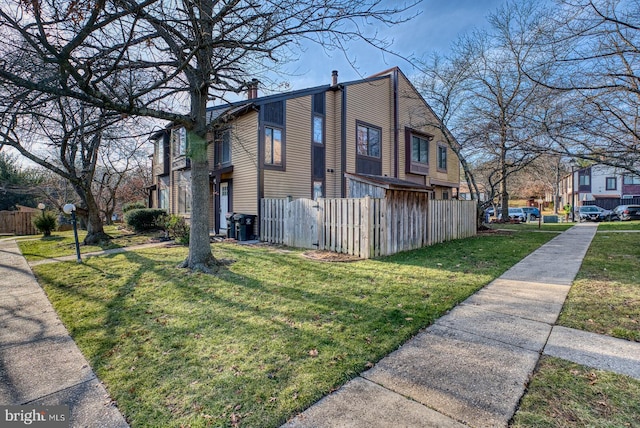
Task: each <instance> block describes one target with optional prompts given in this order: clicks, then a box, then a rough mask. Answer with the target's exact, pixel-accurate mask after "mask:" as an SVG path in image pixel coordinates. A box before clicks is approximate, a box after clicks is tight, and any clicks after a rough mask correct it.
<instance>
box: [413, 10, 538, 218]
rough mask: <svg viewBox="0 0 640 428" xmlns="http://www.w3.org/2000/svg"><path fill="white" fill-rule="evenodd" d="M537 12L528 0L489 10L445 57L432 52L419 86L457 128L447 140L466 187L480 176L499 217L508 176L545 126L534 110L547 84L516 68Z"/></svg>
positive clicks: (526, 158) (530, 157)
mask: <svg viewBox="0 0 640 428" xmlns="http://www.w3.org/2000/svg"><path fill="white" fill-rule="evenodd" d="M538 17H539V12H538V9H537V8H536V7H535V6H534V5H531V4H530V3H529V2H522V3H508V4H506V5H505V6H503V7H501V8H499V9H498V10H497V11H496V12H495V13H493V14H492V15H491V16H490V17H489V23H490V24H491V25H490V28H489V29H487V30H483V31H479V30H476V31H474V32H472V33H471V34H469V35H465V36H462V37H461V38H460V39H459V40H458V41H457V42H456V43H455V45H454V46H453V49H452V52H451V54H450V55H449V56H448V57H446V58H440V57H433V58H432V60H431V61H430V62H429V63H428V64H427V65H426V67H424V72H423V76H422V78H421V84H420V85H419V86H420V88H421V90H422V92H423V94H424V95H425V97H426V98H427V100H428V101H429V103H430V104H431V105H434V106H435V107H436V110H438V112H439V114H440V116H441V117H442V118H444V120H445V121H446V122H447V124H448V127H449V128H450V129H452V130H454V131H453V132H454V133H455V134H456V138H457V142H458V143H457V144H453V145H451V144H450V146H451V147H452V149H454V150H455V151H456V153H457V154H458V156H459V158H460V159H461V162H462V166H463V170H464V172H465V178H466V180H467V182H468V184H469V188H470V189H472V191H473V192H474V193H475V194H476V195H478V194H479V190H478V186H477V184H476V182H475V181H476V178H478V177H482V180H483V181H484V183H483V184H484V188H485V189H486V191H487V192H488V193H489V201H488V202H487V203H491V202H492V201H493V200H494V199H495V198H500V199H501V205H502V210H503V216H504V218H506V217H507V215H508V201H509V192H508V181H509V177H510V176H511V175H513V174H515V173H517V172H518V171H520V170H521V169H523V168H525V167H526V166H527V165H528V164H530V163H531V162H532V161H534V160H535V159H536V158H537V157H538V156H539V150H538V148H539V146H540V144H541V143H540V141H541V139H542V136H543V135H544V131H545V128H544V127H543V126H541V120H540V115H542V114H544V112H545V111H546V107H545V103H546V102H548V99H549V91H548V90H546V89H545V88H544V87H543V86H542V85H539V84H537V83H536V82H534V81H532V80H531V79H529V78H528V77H527V76H525V75H524V74H523V72H522V71H521V70H520V69H519V67H518V65H519V63H520V62H521V61H522V60H523V59H524V58H527V57H528V56H529V55H531V54H532V53H533V50H532V48H531V45H530V43H531V38H532V37H534V33H533V32H534V30H536V29H537V23H538V19H539V18H538ZM456 147H457V148H456ZM474 168H476V172H478V173H479V174H474ZM482 208H484V207H483V206H482V205H481V206H480V209H482ZM480 217H481V216H480Z"/></svg>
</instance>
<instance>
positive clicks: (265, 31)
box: [0, 0, 415, 271]
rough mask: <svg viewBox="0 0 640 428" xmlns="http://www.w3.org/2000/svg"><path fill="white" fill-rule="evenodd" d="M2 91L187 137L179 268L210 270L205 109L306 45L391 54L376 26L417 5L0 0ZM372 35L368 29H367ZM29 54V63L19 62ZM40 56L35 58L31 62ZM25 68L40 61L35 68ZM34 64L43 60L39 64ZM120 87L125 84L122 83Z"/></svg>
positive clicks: (341, 0)
mask: <svg viewBox="0 0 640 428" xmlns="http://www.w3.org/2000/svg"><path fill="white" fill-rule="evenodd" d="M2 3H3V5H2V7H1V8H0V27H1V28H2V33H3V36H4V39H5V44H4V45H3V46H2V47H0V50H1V51H2V55H1V57H2V60H0V61H2V64H1V65H2V67H0V86H1V85H4V86H5V88H9V89H5V91H6V92H10V93H11V94H12V96H13V97H20V96H25V95H28V94H30V93H32V92H34V91H35V92H37V93H46V94H50V95H55V96H67V97H73V98H75V99H78V100H80V101H82V102H84V103H86V104H91V105H94V106H98V107H100V108H103V109H105V110H109V111H117V112H120V113H123V114H129V115H135V116H148V117H155V118H159V119H164V120H168V121H172V122H173V123H175V124H176V125H180V126H184V127H185V128H186V129H187V130H188V140H189V141H188V144H189V149H188V156H189V158H190V159H191V180H192V182H191V186H192V198H193V199H192V210H193V213H194V215H193V216H192V219H191V236H190V241H189V242H190V243H189V256H188V258H187V260H186V262H185V266H188V267H190V268H192V269H197V270H202V271H210V270H211V268H213V267H215V265H216V263H215V259H214V258H213V255H212V253H211V247H210V243H209V234H208V231H209V230H208V229H209V226H208V217H209V216H208V212H209V204H208V165H207V156H206V148H207V144H208V141H207V131H208V126H209V124H208V123H207V120H206V108H207V103H208V102H210V101H212V100H222V99H224V98H225V94H226V93H228V92H229V91H232V92H237V91H240V90H242V89H243V88H244V87H245V82H247V81H249V80H250V79H251V78H252V77H259V76H260V75H262V74H264V73H265V72H267V71H268V70H269V69H273V68H274V67H275V66H277V64H278V63H279V62H282V61H285V60H287V59H289V58H290V57H291V55H295V49H296V48H297V47H298V45H299V44H300V43H301V42H302V41H304V40H311V41H313V42H318V43H321V44H323V45H324V46H325V47H327V48H329V49H331V48H336V49H345V47H346V46H347V45H348V43H349V42H350V41H351V40H354V39H360V40H365V41H367V42H369V43H371V44H372V45H375V46H378V47H381V48H383V49H387V48H388V47H389V45H388V44H387V43H385V41H383V40H380V39H379V38H377V37H376V32H375V26H376V24H379V25H394V24H398V23H400V22H402V21H404V20H406V19H409V18H411V15H410V14H408V13H406V12H407V11H408V10H409V9H410V7H411V6H412V5H413V4H415V3H413V1H410V2H409V3H408V4H405V5H402V6H388V7H387V6H385V5H387V4H389V3H388V2H384V1H382V0H364V1H362V0H279V1H271V0H266V1H262V2H257V1H253V0H196V1H186V0H185V1H178V0H173V1H171V0H140V1H135V0H122V1H118V2H110V1H106V0H89V1H86V2H57V1H53V0H48V1H44V0H31V1H24V0H2ZM368 29H372V30H371V31H368ZM25 57H27V59H26V60H25ZM34 57H35V58H36V59H37V60H33V59H32V58H34ZM31 64H36V65H35V67H34V66H32V65H31ZM38 64H45V65H43V66H39V65H38ZM125 83H126V84H125Z"/></svg>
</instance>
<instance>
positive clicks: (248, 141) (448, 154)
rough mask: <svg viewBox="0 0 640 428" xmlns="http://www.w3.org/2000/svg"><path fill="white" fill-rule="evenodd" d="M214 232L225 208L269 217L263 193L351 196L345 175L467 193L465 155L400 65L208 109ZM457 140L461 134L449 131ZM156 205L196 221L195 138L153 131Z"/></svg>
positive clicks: (438, 194)
mask: <svg viewBox="0 0 640 428" xmlns="http://www.w3.org/2000/svg"><path fill="white" fill-rule="evenodd" d="M208 114H209V115H210V116H209V120H210V122H211V124H212V132H211V134H210V139H211V140H210V145H209V165H210V185H211V207H212V210H211V212H210V224H211V230H212V231H224V230H225V229H226V227H227V224H226V218H225V214H227V213H228V212H237V213H238V212H239V213H246V214H254V215H258V216H259V215H260V213H259V207H260V200H261V199H262V198H286V197H289V198H319V197H326V198H336V197H338V198H339V197H348V196H349V195H348V194H347V185H346V177H345V173H349V174H363V175H374V176H381V177H390V178H395V179H398V180H404V181H407V182H410V183H411V184H412V185H413V186H415V185H419V186H421V187H422V188H423V189H425V190H428V191H429V192H430V193H431V196H432V197H433V198H437V199H448V198H451V197H452V196H454V195H456V194H457V193H458V191H457V189H458V188H459V176H460V169H459V161H458V159H457V157H456V155H455V153H454V152H453V151H452V150H451V149H450V148H449V146H448V145H447V144H446V139H445V137H444V135H443V134H442V131H440V129H441V128H442V127H441V126H435V125H441V124H440V122H439V119H438V118H437V117H436V115H435V114H434V113H433V111H432V110H431V108H430V107H429V106H428V105H427V103H426V102H425V100H424V99H423V98H422V97H421V96H420V94H419V93H418V91H417V90H416V89H415V87H414V86H413V85H412V84H411V83H410V81H409V80H408V79H407V77H406V76H405V75H404V74H403V73H402V72H401V71H400V69H398V68H397V67H396V68H392V69H390V70H387V71H385V72H382V73H379V74H376V75H374V76H371V77H369V78H366V79H361V80H357V81H351V82H344V83H339V82H338V76H337V72H335V71H334V72H333V74H332V81H331V84H329V85H324V86H318V87H314V88H309V89H304V90H298V91H292V92H288V93H283V94H277V95H270V96H264V97H258V96H257V82H253V83H252V85H250V88H249V91H248V99H247V100H244V101H241V102H236V103H233V104H231V105H225V106H216V107H211V108H209V109H208ZM450 138H452V137H450ZM152 141H153V142H154V144H155V152H154V156H153V159H154V166H153V171H154V172H153V173H154V186H153V187H152V190H153V192H152V196H151V202H152V205H153V206H155V207H161V208H166V209H168V210H169V212H171V213H175V214H180V215H183V216H185V217H190V215H191V206H190V187H189V182H190V177H189V174H190V168H189V161H188V158H187V157H186V153H187V147H188V135H187V133H186V132H185V131H184V129H182V128H171V127H168V128H167V129H166V130H164V131H161V132H158V133H156V134H155V135H154V136H153V137H152Z"/></svg>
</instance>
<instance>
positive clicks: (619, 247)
mask: <svg viewBox="0 0 640 428" xmlns="http://www.w3.org/2000/svg"><path fill="white" fill-rule="evenodd" d="M639 224H640V222H614V223H601V224H600V225H599V226H598V233H596V236H595V238H594V240H593V241H592V243H591V247H590V248H589V251H588V252H587V255H586V257H585V259H584V261H583V263H582V267H581V269H580V272H578V275H577V277H576V280H575V282H574V284H573V286H572V287H571V291H570V292H569V296H568V297H567V300H566V301H565V304H564V307H563V309H562V312H561V314H560V317H559V319H558V322H557V323H558V324H559V325H563V326H566V327H571V328H576V329H580V330H585V331H591V332H594V333H600V334H606V335H609V336H613V337H618V338H621V339H626V340H631V341H636V342H640V285H639V284H640V235H639V234H638V233H620V232H615V230H620V229H619V227H618V226H620V225H622V226H624V227H626V228H630V230H634V229H633V227H637V226H638V225H639ZM603 229H604V230H603ZM635 230H638V229H635ZM512 426H513V427H547V426H549V427H585V426H588V427H636V426H640V381H638V380H634V379H632V378H630V377H627V376H622V375H616V374H613V373H607V372H603V371H599V370H594V369H590V368H588V367H584V366H580V365H577V364H573V363H569V362H567V361H563V360H559V359H556V358H549V357H544V358H543V359H542V360H541V361H540V363H539V364H538V367H537V369H536V372H535V374H534V376H533V379H532V381H531V383H530V385H529V387H528V390H527V393H526V394H525V396H524V398H523V399H522V402H521V406H520V408H519V410H518V412H517V413H516V415H515V418H514V421H513V424H512Z"/></svg>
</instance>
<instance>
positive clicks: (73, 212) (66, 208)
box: [62, 204, 82, 263]
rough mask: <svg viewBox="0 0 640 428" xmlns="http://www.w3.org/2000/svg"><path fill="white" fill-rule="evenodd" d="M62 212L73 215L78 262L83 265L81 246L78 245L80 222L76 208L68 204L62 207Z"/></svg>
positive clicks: (72, 221)
mask: <svg viewBox="0 0 640 428" xmlns="http://www.w3.org/2000/svg"><path fill="white" fill-rule="evenodd" d="M62 211H64V213H65V214H71V223H72V224H73V237H74V239H75V241H76V261H77V262H78V263H82V259H81V258H80V244H79V243H78V222H77V221H76V206H75V205H73V204H66V205H65V206H64V207H62Z"/></svg>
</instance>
